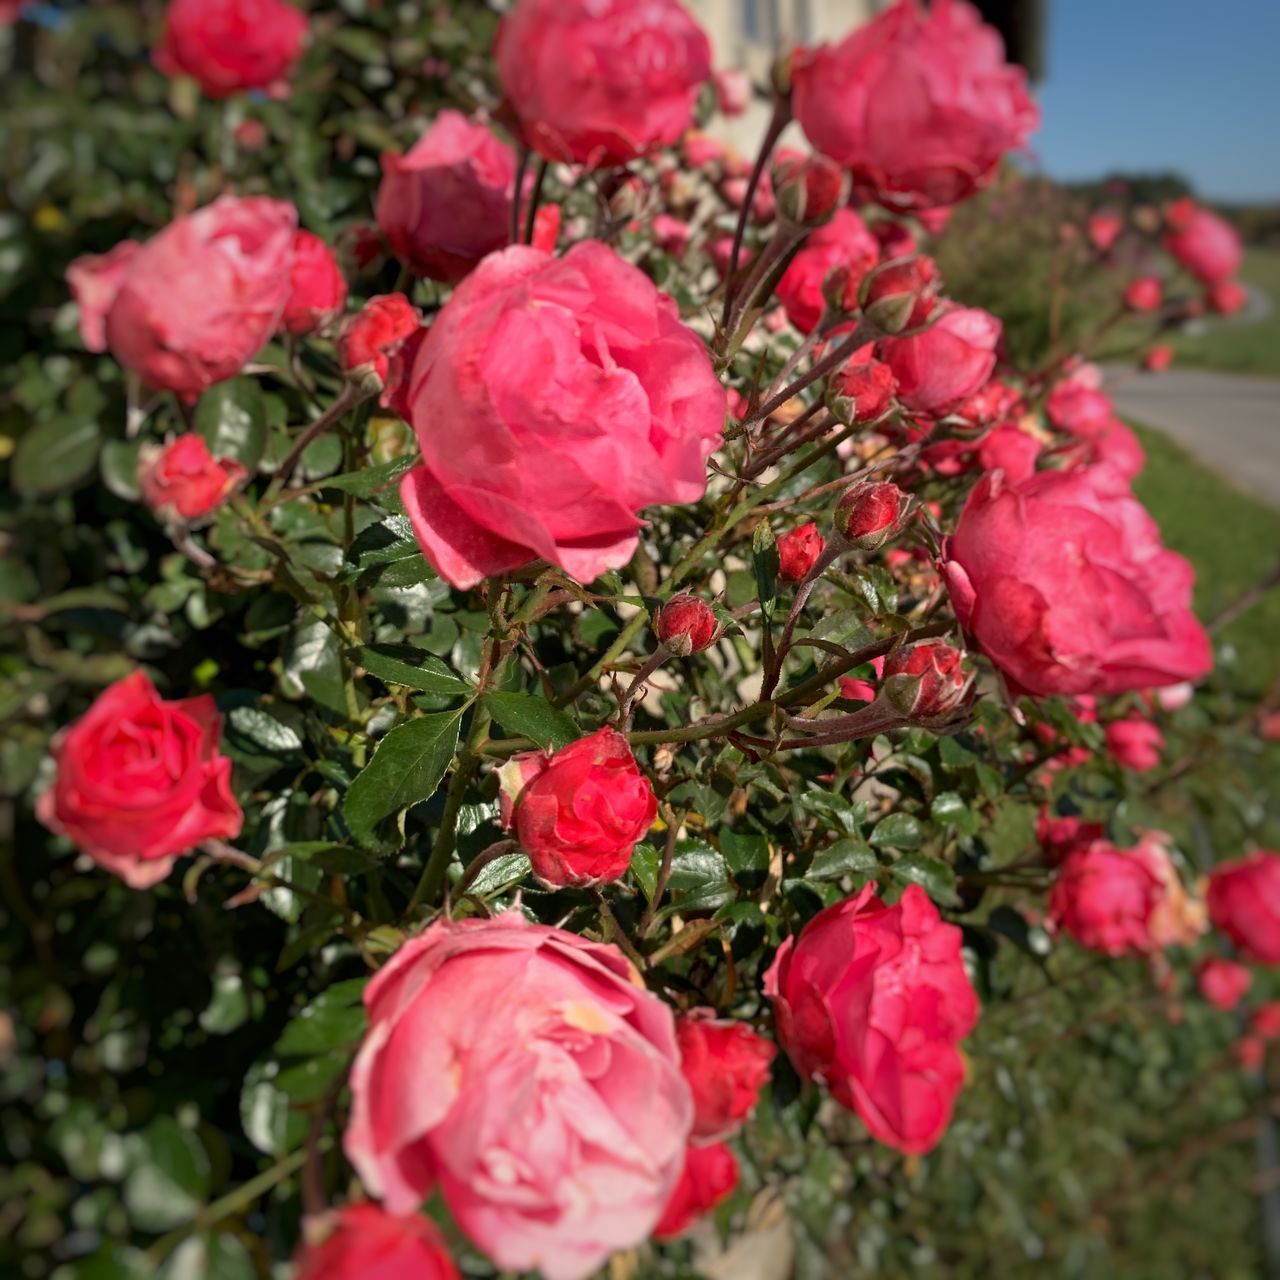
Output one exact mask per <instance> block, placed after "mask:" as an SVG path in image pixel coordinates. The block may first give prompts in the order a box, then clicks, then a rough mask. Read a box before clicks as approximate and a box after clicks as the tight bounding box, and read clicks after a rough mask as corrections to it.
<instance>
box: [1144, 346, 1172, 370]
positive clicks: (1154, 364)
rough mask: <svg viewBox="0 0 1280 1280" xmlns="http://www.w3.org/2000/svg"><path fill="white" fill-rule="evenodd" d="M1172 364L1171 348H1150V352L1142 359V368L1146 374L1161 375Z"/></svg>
mask: <svg viewBox="0 0 1280 1280" xmlns="http://www.w3.org/2000/svg"><path fill="white" fill-rule="evenodd" d="M1172 363H1173V348H1172V347H1166V346H1159V347H1152V348H1151V350H1150V351H1148V352H1147V354H1146V355H1145V356H1143V357H1142V367H1143V368H1144V369H1145V370H1146V371H1147V372H1148V373H1163V372H1164V371H1165V370H1166V369H1167V368H1168V367H1169V366H1170V365H1171V364H1172Z"/></svg>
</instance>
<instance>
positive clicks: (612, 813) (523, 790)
mask: <svg viewBox="0 0 1280 1280" xmlns="http://www.w3.org/2000/svg"><path fill="white" fill-rule="evenodd" d="M502 808H503V825H504V826H506V827H508V828H509V829H511V830H512V831H514V833H515V837H516V839H517V840H518V841H519V842H520V847H521V848H522V849H523V850H524V851H525V852H526V853H527V854H528V855H529V861H530V862H531V863H532V864H533V873H534V875H536V876H537V877H538V879H539V880H541V881H543V882H544V883H545V884H549V885H553V886H556V887H560V886H562V885H568V884H572V885H592V884H604V883H607V882H608V881H610V880H617V879H618V878H619V877H621V876H623V875H625V874H626V870H627V868H628V867H629V866H630V865H631V855H632V853H634V852H635V847H636V844H637V842H638V841H640V840H642V839H643V838H644V834H645V832H646V831H648V830H649V828H650V827H651V826H653V820H654V818H656V817H657V816H658V801H657V799H656V797H655V796H654V794H653V788H652V787H651V786H650V785H649V780H648V779H647V778H646V777H645V776H644V774H643V773H641V772H640V768H639V766H638V765H637V764H636V758H635V756H633V755H632V754H631V748H630V747H629V746H628V745H627V740H626V738H625V737H624V736H623V735H622V734H620V733H618V732H617V731H616V730H615V729H609V728H604V729H600V730H597V731H596V732H595V733H593V734H591V735H590V736H589V737H586V738H579V739H578V741H577V742H571V743H570V744H569V745H568V746H567V747H561V748H560V750H559V751H557V752H555V753H554V754H552V755H544V754H543V753H542V752H540V751H531V752H527V753H526V754H524V755H518V756H513V757H512V758H511V760H510V761H508V762H507V764H505V765H504V766H503V768H502Z"/></svg>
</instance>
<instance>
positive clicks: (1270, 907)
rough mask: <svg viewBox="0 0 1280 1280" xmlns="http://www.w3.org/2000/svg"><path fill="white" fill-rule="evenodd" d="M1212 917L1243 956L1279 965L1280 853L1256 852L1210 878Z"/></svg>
mask: <svg viewBox="0 0 1280 1280" xmlns="http://www.w3.org/2000/svg"><path fill="white" fill-rule="evenodd" d="M1208 901H1209V918H1210V919H1211V920H1212V921H1213V925H1214V928H1216V929H1219V930H1221V932H1223V933H1225V934H1226V935H1227V937H1228V938H1230V939H1231V941H1232V942H1234V943H1235V944H1236V946H1237V947H1238V948H1239V949H1240V953H1241V954H1242V955H1244V956H1245V957H1247V958H1248V959H1250V960H1256V961H1258V962H1259V963H1260V964H1280V853H1269V852H1267V851H1266V850H1265V849H1255V850H1254V851H1253V852H1252V853H1250V854H1248V855H1246V856H1245V857H1243V858H1236V859H1235V860H1234V861H1232V862H1224V863H1222V864H1221V865H1220V866H1218V867H1216V868H1215V869H1214V871H1213V873H1212V875H1210V877H1209V893H1208Z"/></svg>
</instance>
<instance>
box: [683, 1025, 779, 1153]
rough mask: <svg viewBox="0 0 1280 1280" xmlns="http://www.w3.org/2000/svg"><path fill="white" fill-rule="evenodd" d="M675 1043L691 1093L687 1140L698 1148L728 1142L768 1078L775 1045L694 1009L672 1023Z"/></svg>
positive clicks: (747, 1114) (741, 1026)
mask: <svg viewBox="0 0 1280 1280" xmlns="http://www.w3.org/2000/svg"><path fill="white" fill-rule="evenodd" d="M676 1043H677V1044H678V1045H679V1047H680V1070H681V1073H682V1074H683V1075H684V1078H685V1083H686V1084H688V1086H689V1092H690V1093H691V1094H692V1095H693V1130H692V1132H691V1133H690V1135H689V1137H690V1138H691V1139H692V1140H693V1141H695V1142H698V1143H700V1144H701V1143H704V1142H718V1141H720V1140H721V1139H722V1138H727V1137H728V1136H729V1135H730V1134H732V1133H734V1132H735V1131H736V1130H737V1129H738V1128H739V1127H740V1126H741V1125H742V1122H743V1121H744V1120H746V1118H747V1117H748V1116H749V1115H750V1114H751V1112H752V1110H753V1109H754V1108H755V1105H756V1100H757V1099H758V1098H759V1096H760V1090H761V1089H762V1088H763V1087H764V1083H765V1081H766V1080H768V1079H769V1064H770V1063H771V1062H772V1061H773V1056H774V1053H775V1052H776V1050H775V1049H774V1046H773V1042H772V1041H771V1040H766V1039H765V1038H764V1037H763V1036H758V1035H756V1033H755V1032H754V1031H752V1030H751V1028H750V1027H748V1026H747V1025H746V1024H745V1023H742V1022H732V1021H727V1020H719V1019H717V1018H716V1017H715V1015H714V1013H713V1012H712V1011H711V1010H710V1009H695V1010H693V1012H692V1013H687V1014H684V1015H682V1016H681V1017H678V1018H677V1019H676Z"/></svg>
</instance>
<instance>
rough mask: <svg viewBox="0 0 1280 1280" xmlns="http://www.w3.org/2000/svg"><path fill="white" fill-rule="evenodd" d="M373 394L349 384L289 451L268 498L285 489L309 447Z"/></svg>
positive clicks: (268, 493) (268, 492)
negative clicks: (349, 411) (299, 460)
mask: <svg viewBox="0 0 1280 1280" xmlns="http://www.w3.org/2000/svg"><path fill="white" fill-rule="evenodd" d="M371 394H372V393H370V392H367V391H361V390H360V388H358V387H357V386H356V385H355V384H354V383H351V382H348V383H347V384H346V385H345V386H344V387H343V388H342V390H341V391H340V392H339V393H338V398H337V399H336V400H335V401H334V402H333V403H332V404H331V405H330V406H329V407H328V409H326V410H325V412H324V413H322V414H321V415H320V416H319V417H318V418H317V419H316V420H315V421H314V422H313V423H312V424H311V425H310V426H309V427H308V428H307V429H306V430H305V431H304V432H303V433H302V434H301V435H300V436H299V437H298V438H297V440H295V441H294V444H293V448H292V449H290V450H289V453H288V455H287V456H286V458H285V460H284V461H283V462H282V463H281V464H280V466H279V467H278V468H277V470H276V474H275V477H274V478H273V479H272V481H271V485H270V488H269V489H268V491H267V497H268V498H272V497H274V496H275V495H276V494H277V493H279V492H280V490H281V489H283V488H284V486H285V484H286V482H287V481H288V479H289V477H290V476H291V475H292V474H293V469H294V467H296V466H297V465H298V459H299V458H301V457H302V455H303V454H304V453H305V452H306V449H307V446H308V445H310V444H311V443H312V442H313V441H314V440H316V439H318V438H319V437H320V436H321V435H323V434H324V432H326V431H328V430H329V428H330V427H332V426H333V425H334V423H336V422H337V421H338V420H339V419H340V418H341V417H342V416H343V415H344V414H345V413H347V412H348V410H350V409H354V408H355V407H356V405H358V404H360V403H361V402H362V401H364V400H367V399H369V397H370V395H371Z"/></svg>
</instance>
